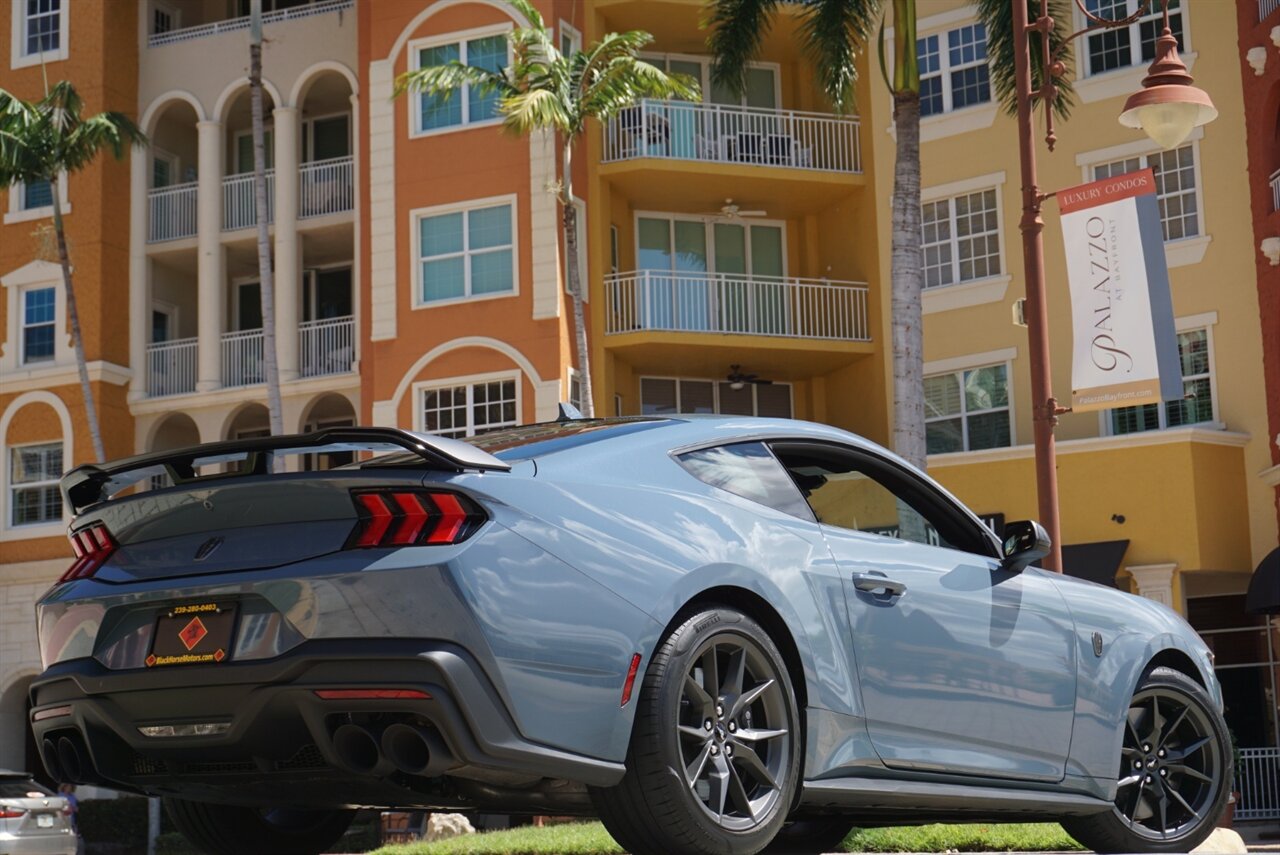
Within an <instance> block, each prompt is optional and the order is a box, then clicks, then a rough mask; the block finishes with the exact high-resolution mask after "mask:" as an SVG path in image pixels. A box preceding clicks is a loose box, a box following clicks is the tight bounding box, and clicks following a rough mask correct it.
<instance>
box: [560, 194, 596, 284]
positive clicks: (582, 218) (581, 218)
mask: <svg viewBox="0 0 1280 855" xmlns="http://www.w3.org/2000/svg"><path fill="white" fill-rule="evenodd" d="M573 207H574V208H576V209H577V211H578V277H579V278H580V279H581V280H582V281H581V284H582V286H583V288H582V302H584V303H590V302H591V277H590V275H589V273H588V270H587V203H586V202H585V201H583V200H582V199H579V198H578V197H577V196H574V197H573ZM563 223H564V221H563V220H561V226H562V227H561V229H560V231H561V233H562V234H561V237H562V239H561V242H560V251H561V252H563V253H564V259H565V263H564V292H565V293H566V294H570V291H569V231H568V229H565V228H563Z"/></svg>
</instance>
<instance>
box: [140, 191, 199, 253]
mask: <svg viewBox="0 0 1280 855" xmlns="http://www.w3.org/2000/svg"><path fill="white" fill-rule="evenodd" d="M147 203H148V204H147V210H148V212H149V213H148V215H147V243H158V242H160V241H166V240H178V239H179V238H185V237H191V236H192V235H194V234H195V233H196V182H195V181H191V182H189V183H187V184H175V185H173V186H171V187H161V188H160V189H158V190H151V191H150V192H148V193H147Z"/></svg>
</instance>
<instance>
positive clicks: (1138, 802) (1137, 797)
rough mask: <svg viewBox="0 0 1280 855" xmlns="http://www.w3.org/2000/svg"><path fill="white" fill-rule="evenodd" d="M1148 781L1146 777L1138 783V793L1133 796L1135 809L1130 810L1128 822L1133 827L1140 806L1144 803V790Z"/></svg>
mask: <svg viewBox="0 0 1280 855" xmlns="http://www.w3.org/2000/svg"><path fill="white" fill-rule="evenodd" d="M1146 786H1147V782H1146V778H1145V777H1144V778H1143V780H1142V782H1141V783H1139V784H1138V793H1137V795H1135V796H1134V797H1133V809H1132V810H1130V811H1129V816H1128V822H1129V827H1130V828H1132V827H1133V821H1134V818H1135V817H1136V816H1137V815H1138V806H1139V805H1141V804H1142V791H1143V790H1144V789H1145V788H1146Z"/></svg>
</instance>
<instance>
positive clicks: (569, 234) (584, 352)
mask: <svg viewBox="0 0 1280 855" xmlns="http://www.w3.org/2000/svg"><path fill="white" fill-rule="evenodd" d="M572 145H573V143H572V140H571V141H570V142H568V143H566V144H565V147H564V197H563V198H562V199H561V200H560V202H561V204H563V205H564V234H565V244H566V247H565V248H566V251H567V253H568V255H569V257H568V259H566V260H565V273H566V275H567V276H568V278H569V296H570V298H571V299H572V301H573V330H574V336H575V344H576V349H577V351H578V354H577V355H578V375H579V376H578V382H579V384H580V385H581V388H582V414H583V415H584V416H586V417H587V418H589V419H591V418H595V414H596V405H595V393H594V391H593V390H592V384H591V351H590V349H589V347H588V342H587V321H586V317H585V315H586V313H585V312H584V311H583V310H582V304H583V298H584V296H585V291H584V290H583V282H582V272H581V271H580V270H578V209H577V208H575V207H574V206H573V178H572V175H571V173H570V170H571V169H572V168H573V157H572Z"/></svg>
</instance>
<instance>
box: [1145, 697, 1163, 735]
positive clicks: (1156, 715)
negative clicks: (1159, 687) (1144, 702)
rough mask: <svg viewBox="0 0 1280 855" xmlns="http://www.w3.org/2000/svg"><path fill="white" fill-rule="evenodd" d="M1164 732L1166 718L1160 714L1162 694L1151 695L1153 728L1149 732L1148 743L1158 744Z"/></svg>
mask: <svg viewBox="0 0 1280 855" xmlns="http://www.w3.org/2000/svg"><path fill="white" fill-rule="evenodd" d="M1163 732H1164V718H1163V717H1162V716H1161V715H1160V696H1159V695H1152V696H1151V730H1150V731H1149V732H1148V733H1147V739H1146V743H1145V744H1147V745H1158V744H1160V742H1161V736H1162V735H1163Z"/></svg>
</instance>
